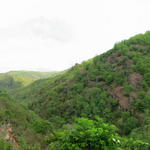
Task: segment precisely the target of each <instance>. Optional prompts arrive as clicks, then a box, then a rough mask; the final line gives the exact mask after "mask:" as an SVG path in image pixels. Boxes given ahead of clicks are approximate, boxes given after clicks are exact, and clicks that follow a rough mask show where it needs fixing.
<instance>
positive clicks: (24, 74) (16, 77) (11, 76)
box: [0, 71, 59, 91]
mask: <svg viewBox="0 0 150 150" xmlns="http://www.w3.org/2000/svg"><path fill="white" fill-rule="evenodd" d="M58 73H59V72H57V71H52V72H37V71H10V72H6V73H0V90H5V91H9V90H14V89H18V88H21V87H24V86H27V85H29V84H30V83H32V82H34V81H36V80H38V79H44V78H48V77H54V76H55V75H57V74H58Z"/></svg>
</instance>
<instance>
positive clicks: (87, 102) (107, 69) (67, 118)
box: [14, 32, 150, 142]
mask: <svg viewBox="0 0 150 150" xmlns="http://www.w3.org/2000/svg"><path fill="white" fill-rule="evenodd" d="M14 97H15V98H16V99H17V100H20V101H24V102H25V103H26V104H28V107H29V109H31V110H33V111H34V112H36V113H37V114H39V115H40V116H41V117H42V118H44V119H48V120H49V121H50V122H52V123H53V124H54V126H55V128H59V127H61V126H62V125H63V124H65V123H71V122H72V120H73V119H74V118H75V117H87V118H91V119H93V118H94V116H95V115H98V116H99V117H102V118H104V120H105V121H106V122H111V123H113V124H115V125H116V126H117V127H118V128H119V129H120V130H119V133H120V134H121V135H128V136H131V137H134V138H136V139H142V140H145V141H147V142H149V141H150V136H149V135H150V122H149V120H150V32H146V33H145V34H138V35H136V36H134V37H132V38H130V39H128V40H124V41H121V42H120V43H116V44H115V45H114V48H112V49H111V50H109V51H108V52H106V53H104V54H102V55H99V56H96V57H94V58H93V59H90V60H89V61H85V62H83V63H82V64H78V65H75V66H74V67H72V68H70V69H69V70H68V71H67V72H65V73H64V74H61V75H58V76H56V77H54V78H50V79H43V80H38V81H36V82H34V83H33V84H31V85H29V86H27V87H25V88H24V89H22V90H20V91H18V92H17V94H16V95H15V96H14Z"/></svg>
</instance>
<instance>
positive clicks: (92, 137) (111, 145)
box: [50, 117, 120, 150]
mask: <svg viewBox="0 0 150 150" xmlns="http://www.w3.org/2000/svg"><path fill="white" fill-rule="evenodd" d="M115 131H116V127H115V126H114V125H109V124H106V123H104V122H103V120H102V119H100V118H98V117H96V119H95V120H89V119H86V118H79V119H77V120H76V123H75V124H73V125H69V127H67V129H66V130H65V131H62V132H57V133H56V135H57V136H56V135H55V136H51V139H50V141H51V144H50V149H54V150H57V149H60V150H73V149H74V150H116V149H117V147H118V146H117V145H118V144H119V142H120V140H119V136H118V135H117V134H116V133H115ZM52 141H53V142H52Z"/></svg>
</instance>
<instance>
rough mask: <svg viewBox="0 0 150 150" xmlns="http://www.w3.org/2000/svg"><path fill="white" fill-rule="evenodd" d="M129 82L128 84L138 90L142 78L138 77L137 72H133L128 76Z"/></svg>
mask: <svg viewBox="0 0 150 150" xmlns="http://www.w3.org/2000/svg"><path fill="white" fill-rule="evenodd" d="M129 80H130V83H131V84H132V85H133V86H134V87H135V88H139V87H140V85H141V82H142V81H143V76H142V75H140V74H139V73H137V72H134V73H132V74H130V76H129Z"/></svg>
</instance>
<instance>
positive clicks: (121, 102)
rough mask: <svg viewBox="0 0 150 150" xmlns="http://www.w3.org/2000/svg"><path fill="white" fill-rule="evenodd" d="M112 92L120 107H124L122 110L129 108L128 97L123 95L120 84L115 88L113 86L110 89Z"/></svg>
mask: <svg viewBox="0 0 150 150" xmlns="http://www.w3.org/2000/svg"><path fill="white" fill-rule="evenodd" d="M112 94H113V96H114V97H116V98H117V99H119V105H120V107H121V108H122V109H124V110H128V109H129V99H128V97H126V96H124V93H123V87H122V86H118V87H117V88H115V89H114V90H113V91H112Z"/></svg>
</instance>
